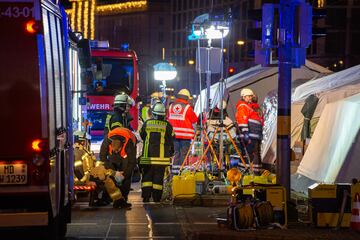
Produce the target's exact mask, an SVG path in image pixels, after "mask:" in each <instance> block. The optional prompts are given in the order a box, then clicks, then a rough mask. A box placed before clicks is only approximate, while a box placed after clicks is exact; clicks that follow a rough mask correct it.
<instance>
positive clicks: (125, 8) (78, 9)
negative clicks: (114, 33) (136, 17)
mask: <svg viewBox="0 0 360 240" xmlns="http://www.w3.org/2000/svg"><path fill="white" fill-rule="evenodd" d="M70 2H71V3H72V8H71V9H67V10H66V14H67V15H68V16H69V17H70V19H71V28H72V29H74V30H76V31H80V32H83V33H84V37H85V38H88V37H90V39H94V38H95V14H96V15H112V14H119V13H129V12H139V11H145V10H147V7H148V4H147V3H148V1H128V2H124V3H116V4H106V5H101V6H96V0H70ZM89 2H90V3H89ZM83 3H84V4H83ZM89 25H90V26H89ZM89 27H90V29H89ZM89 31H90V36H89Z"/></svg>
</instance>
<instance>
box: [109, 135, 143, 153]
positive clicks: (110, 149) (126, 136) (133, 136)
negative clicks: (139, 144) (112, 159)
mask: <svg viewBox="0 0 360 240" xmlns="http://www.w3.org/2000/svg"><path fill="white" fill-rule="evenodd" d="M115 136H119V137H122V138H124V139H125V142H124V145H123V147H122V148H121V151H120V156H121V157H122V158H126V157H127V154H126V151H125V149H126V145H127V144H128V143H129V140H131V143H132V144H133V145H134V146H135V144H136V137H135V135H134V134H133V133H132V132H131V131H130V130H129V129H127V128H115V129H113V130H111V131H110V132H109V134H108V138H112V137H115ZM109 153H110V154H112V146H111V144H110V146H109Z"/></svg>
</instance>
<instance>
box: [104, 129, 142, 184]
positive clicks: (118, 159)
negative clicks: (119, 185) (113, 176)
mask: <svg viewBox="0 0 360 240" xmlns="http://www.w3.org/2000/svg"><path fill="white" fill-rule="evenodd" d="M114 136H119V137H121V138H123V139H124V144H123V146H122V148H121V151H120V152H119V153H114V152H113V150H112V146H111V140H109V139H106V140H107V141H105V139H104V143H105V144H106V145H107V146H106V147H104V149H105V148H107V149H108V154H107V156H106V157H105V167H106V168H111V169H113V170H116V171H123V172H124V177H125V178H129V177H131V174H132V171H133V169H134V167H135V165H136V146H135V145H136V137H135V135H134V134H133V133H132V132H131V131H130V130H129V129H127V128H115V129H113V130H111V131H110V132H109V134H108V137H109V138H111V137H114Z"/></svg>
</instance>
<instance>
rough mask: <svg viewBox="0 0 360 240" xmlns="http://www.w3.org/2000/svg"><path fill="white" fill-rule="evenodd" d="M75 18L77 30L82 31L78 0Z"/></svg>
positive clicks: (80, 10) (80, 6) (80, 3)
mask: <svg viewBox="0 0 360 240" xmlns="http://www.w3.org/2000/svg"><path fill="white" fill-rule="evenodd" d="M76 17H77V19H76V23H77V28H76V30H77V31H80V32H82V26H81V19H82V2H81V1H79V2H78V7H77V16H76Z"/></svg>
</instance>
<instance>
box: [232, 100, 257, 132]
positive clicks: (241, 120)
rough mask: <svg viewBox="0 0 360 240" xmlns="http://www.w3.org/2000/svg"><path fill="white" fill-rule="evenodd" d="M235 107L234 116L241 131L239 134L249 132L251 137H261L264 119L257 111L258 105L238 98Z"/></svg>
mask: <svg viewBox="0 0 360 240" xmlns="http://www.w3.org/2000/svg"><path fill="white" fill-rule="evenodd" d="M236 109H237V112H236V114H235V118H236V121H237V123H238V126H239V128H240V131H241V134H240V136H244V134H249V137H251V138H254V139H262V127H263V123H264V120H263V118H262V117H261V116H260V114H259V112H258V110H259V105H258V104H257V103H247V102H245V101H242V100H240V101H239V102H238V104H237V105H236Z"/></svg>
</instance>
